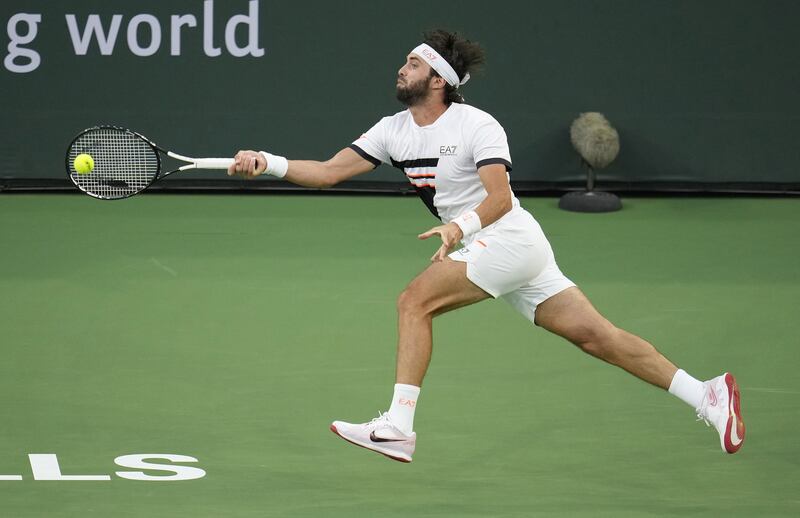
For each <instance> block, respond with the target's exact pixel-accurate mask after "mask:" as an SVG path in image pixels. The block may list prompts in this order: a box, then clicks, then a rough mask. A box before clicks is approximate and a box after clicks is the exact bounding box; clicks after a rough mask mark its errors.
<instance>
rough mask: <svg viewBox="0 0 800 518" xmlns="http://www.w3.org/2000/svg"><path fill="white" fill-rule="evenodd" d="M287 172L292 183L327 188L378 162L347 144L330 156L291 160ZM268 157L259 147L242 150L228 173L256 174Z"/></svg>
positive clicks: (248, 176)
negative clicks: (367, 158)
mask: <svg viewBox="0 0 800 518" xmlns="http://www.w3.org/2000/svg"><path fill="white" fill-rule="evenodd" d="M288 164H289V167H288V169H287V170H286V176H284V177H283V179H284V180H287V181H289V182H291V183H293V184H297V185H301V186H303V187H313V188H318V189H325V188H328V187H332V186H334V185H336V184H337V183H339V182H342V181H344V180H347V179H349V178H352V177H354V176H356V175H359V174H362V173H366V172H368V171H372V170H373V169H375V164H373V163H372V162H370V161H369V160H366V159H365V158H362V157H361V156H360V155H359V154H358V153H356V152H355V151H353V150H352V149H350V148H345V149H343V150H341V151H339V152H338V153H336V155H334V156H333V157H332V158H331V159H330V160H326V161H325V162H318V161H316V160H289V161H288ZM268 165H269V164H267V160H266V158H265V157H264V155H262V154H261V153H258V152H256V151H249V150H248V151H239V152H238V153H236V156H235V157H234V163H233V165H231V166H230V167H229V168H228V176H234V175H237V176H241V177H243V178H247V179H250V178H255V177H256V176H260V175H262V174H264V173H265V172H266V170H267V166H268Z"/></svg>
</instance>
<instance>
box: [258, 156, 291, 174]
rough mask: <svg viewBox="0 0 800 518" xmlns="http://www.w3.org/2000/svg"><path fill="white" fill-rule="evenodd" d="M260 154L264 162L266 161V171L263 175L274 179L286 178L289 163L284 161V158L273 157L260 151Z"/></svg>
mask: <svg viewBox="0 0 800 518" xmlns="http://www.w3.org/2000/svg"><path fill="white" fill-rule="evenodd" d="M261 154H262V155H263V156H264V160H266V161H267V170H266V171H264V172H265V173H267V174H268V175H270V176H274V177H275V178H283V177H284V176H286V171H288V170H289V161H288V160H286V158H285V157H282V156H279V155H273V154H271V153H267V152H266V151H262V152H261Z"/></svg>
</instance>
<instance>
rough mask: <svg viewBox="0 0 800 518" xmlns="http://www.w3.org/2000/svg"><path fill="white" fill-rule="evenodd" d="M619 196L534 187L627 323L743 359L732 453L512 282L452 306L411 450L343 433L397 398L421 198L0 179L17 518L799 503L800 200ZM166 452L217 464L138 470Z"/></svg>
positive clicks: (1, 272) (7, 412)
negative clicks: (134, 475)
mask: <svg viewBox="0 0 800 518" xmlns="http://www.w3.org/2000/svg"><path fill="white" fill-rule="evenodd" d="M624 201H625V209H624V210H623V211H621V212H619V213H614V214H600V215H587V214H575V213H567V212H563V211H559V210H558V209H557V208H556V203H557V200H556V199H554V198H524V199H523V200H522V203H523V205H524V206H525V207H526V208H528V209H530V210H531V211H532V212H533V214H534V215H535V216H536V217H537V219H538V220H539V221H540V222H541V224H542V226H543V227H544V229H545V231H546V233H547V234H548V236H549V237H550V240H551V242H552V243H553V246H554V248H555V250H556V255H557V258H558V260H559V263H560V265H561V267H562V269H563V270H564V272H565V273H566V274H567V275H568V276H570V277H571V278H572V279H573V280H574V281H576V282H577V283H578V284H579V285H580V286H581V287H582V288H583V290H584V291H585V292H586V293H587V294H588V296H589V297H590V298H591V299H592V300H593V301H594V303H595V305H596V306H597V307H598V308H599V309H600V310H601V312H603V313H604V314H605V315H606V316H608V317H609V318H610V319H611V320H612V321H613V322H615V323H616V324H617V325H619V326H621V327H624V328H626V329H628V330H630V331H632V332H635V333H637V334H639V335H641V336H643V337H645V338H647V339H649V340H650V341H652V342H653V343H654V344H655V345H656V346H657V347H658V348H659V349H660V350H661V351H662V352H663V353H664V354H665V355H666V356H668V357H669V358H671V359H672V360H673V361H675V362H676V363H677V364H679V365H680V366H682V367H683V368H685V369H686V370H687V371H689V372H690V373H691V374H693V375H695V376H697V377H699V378H702V379H706V378H710V377H713V376H716V375H718V374H720V373H721V372H723V371H724V370H730V371H731V372H733V373H734V374H736V376H737V378H738V380H739V383H740V386H741V388H742V391H743V392H742V412H743V415H744V418H745V421H746V423H747V441H746V443H745V445H744V447H743V448H742V450H741V452H739V453H738V454H736V455H733V456H729V455H726V454H724V453H723V452H722V451H721V449H720V446H719V441H718V437H717V435H716V433H715V432H713V431H712V429H710V428H707V427H706V426H705V425H704V424H703V423H698V422H695V416H694V413H693V411H692V409H690V408H689V407H687V406H686V405H684V404H683V403H681V402H680V401H678V400H677V399H675V398H673V397H672V396H670V395H668V394H666V393H663V392H662V391H660V390H658V389H655V388H652V387H650V386H648V385H646V384H644V383H642V382H640V381H638V380H636V379H634V378H632V377H630V376H629V375H627V374H625V373H624V372H622V371H620V370H618V369H616V368H613V367H610V366H608V365H606V364H603V363H601V362H599V361H597V360H595V359H592V358H590V357H588V356H586V355H584V354H583V353H581V352H579V351H578V350H577V349H576V348H574V347H573V346H571V345H569V344H567V343H566V342H563V341H562V340H561V339H559V338H557V337H555V336H551V335H549V334H548V333H546V332H545V331H543V330H541V329H537V328H535V327H533V326H532V325H531V324H530V323H528V322H527V321H525V320H524V319H523V318H522V317H521V316H519V315H518V314H517V313H515V312H514V311H513V310H512V309H511V307H510V306H507V305H506V304H505V303H504V302H502V301H490V302H483V303H481V304H478V305H476V306H473V307H469V308H465V309H462V310H459V311H457V312H455V313H452V314H448V315H445V316H443V317H440V318H438V319H437V320H436V321H435V323H434V339H435V344H434V357H433V363H432V365H431V368H430V371H429V375H428V378H427V379H426V382H425V386H424V388H423V391H422V395H421V397H420V403H419V407H418V411H417V419H416V431H417V433H418V441H417V451H416V454H415V456H414V462H413V463H412V464H409V465H405V464H400V463H397V462H393V461H390V460H388V459H385V458H384V457H382V456H379V455H376V454H374V453H371V452H368V451H366V450H363V449H360V448H356V447H354V446H351V445H349V444H347V443H345V442H344V441H342V440H341V439H339V438H337V437H335V436H334V435H333V434H332V433H331V432H330V431H329V430H328V426H329V424H330V422H331V421H332V420H334V419H343V420H350V421H356V422H359V421H366V420H369V419H370V418H372V417H375V416H376V415H377V412H378V411H379V410H380V411H383V410H385V409H386V407H387V405H388V403H389V399H390V397H391V390H392V384H393V382H394V380H393V374H394V349H395V339H396V336H395V333H396V331H395V325H396V323H395V297H396V295H397V294H398V293H399V292H400V290H402V288H403V287H404V286H405V284H406V283H407V282H408V281H409V280H410V279H411V278H412V277H413V276H414V275H415V274H416V273H417V272H419V271H421V270H422V269H423V268H425V266H426V264H427V260H428V258H429V257H430V255H431V254H432V253H433V251H434V250H435V249H436V244H435V243H433V242H421V241H418V240H417V239H416V235H417V234H418V233H419V232H421V231H424V230H427V229H428V228H429V227H430V226H433V225H434V224H435V223H436V221H435V220H434V219H433V218H432V217H431V216H430V215H429V214H428V213H427V211H426V210H425V208H424V207H423V205H422V204H421V203H420V202H419V201H418V200H416V199H413V198H411V197H348V196H277V195H263V196H259V195H248V196H228V195H225V196H223V195H204V196H195V195H159V194H156V195H143V196H139V197H136V198H132V199H129V200H125V201H120V202H101V201H97V200H93V199H90V198H88V197H85V196H81V195H6V196H0V246H2V252H1V253H0V319H2V334H0V343H1V344H2V349H1V350H2V354H3V356H2V362H0V394H2V401H3V404H2V419H0V444H2V448H0V475H19V476H21V477H22V480H0V516H2V517H20V518H22V517H44V516H47V517H50V516H65V517H134V516H135V517H140V516H142V517H144V516H147V517H162V516H163V517H238V516H248V517H249V516H253V517H293V516H310V517H329V516H369V517H373V516H374V517H394V516H397V517H400V516H409V517H417V516H419V517H425V516H447V517H449V516H452V517H461V516H470V517H500V516H513V517H526V516H570V517H572V516H587V517H588V516H609V517H620V516H623V517H624V516H682V517H683V516H727V517H730V516H747V517H754V516H798V515H800V439H798V430H799V429H800V376H799V375H798V366H800V352H798V349H799V345H800V342H798V336H800V323H798V308H800V304H798V298H800V269H798V264H799V261H798V258H800V232H798V227H800V201H798V200H797V199H767V198H760V199H749V198H734V199H720V198H713V199H701V198H691V199H682V198H666V199H625V200H624ZM168 453H169V454H176V455H186V456H190V457H194V458H195V459H197V462H196V463H183V464H181V465H183V466H195V467H197V468H200V469H202V470H204V471H205V473H206V474H205V476H204V477H202V478H198V479H195V480H184V481H164V480H161V481H137V480H128V479H125V478H122V477H120V476H118V475H117V474H116V472H118V471H119V472H130V471H137V470H136V469H131V468H125V467H121V466H118V465H116V464H115V463H114V459H115V458H117V457H119V456H121V455H130V454H168ZM29 454H56V455H57V459H58V462H59V464H60V469H61V472H62V474H63V475H109V476H110V480H108V481H44V480H34V477H33V474H32V468H31V464H30V462H29V457H28V455H29ZM154 462H157V463H162V464H163V463H166V464H169V462H167V461H158V460H154ZM146 474H148V475H150V476H153V477H156V476H169V475H171V474H172V472H169V471H152V470H151V471H146Z"/></svg>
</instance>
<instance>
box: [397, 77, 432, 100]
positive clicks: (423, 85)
mask: <svg viewBox="0 0 800 518" xmlns="http://www.w3.org/2000/svg"><path fill="white" fill-rule="evenodd" d="M431 79H433V77H432V76H428V77H426V78H424V79H418V80H417V81H414V82H408V81H407V80H406V79H403V78H398V79H397V100H398V101H400V102H401V103H403V104H404V105H406V106H409V107H410V106H415V105H417V104H419V103H421V102H422V101H424V100H425V98H426V97H428V94H429V93H430V85H431Z"/></svg>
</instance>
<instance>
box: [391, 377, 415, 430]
mask: <svg viewBox="0 0 800 518" xmlns="http://www.w3.org/2000/svg"><path fill="white" fill-rule="evenodd" d="M419 390H420V389H419V387H415V386H414V385H403V384H402V383H397V384H396V385H395V386H394V396H392V406H390V407H389V412H388V414H389V419H391V421H392V423H393V424H394V425H395V426H396V427H397V428H398V429H399V430H400V431H401V432H403V433H404V434H406V435H411V432H412V431H414V410H415V409H416V408H417V398H418V397H419Z"/></svg>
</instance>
